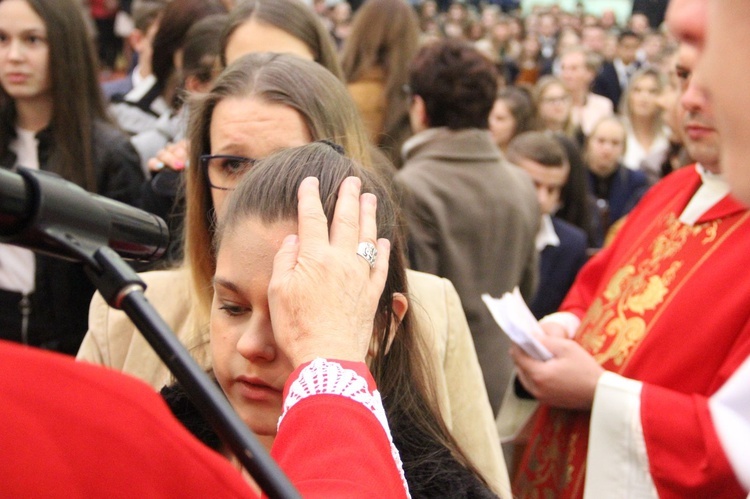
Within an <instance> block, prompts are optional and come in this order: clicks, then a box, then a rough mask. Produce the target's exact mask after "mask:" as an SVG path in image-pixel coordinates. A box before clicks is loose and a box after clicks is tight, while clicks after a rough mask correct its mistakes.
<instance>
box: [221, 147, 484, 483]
mask: <svg viewBox="0 0 750 499" xmlns="http://www.w3.org/2000/svg"><path fill="white" fill-rule="evenodd" d="M311 176H312V177H317V178H318V179H319V181H320V198H321V200H322V203H323V210H324V212H325V214H326V218H327V219H328V220H329V221H330V220H332V219H333V214H334V209H335V207H336V201H337V199H338V192H339V188H340V186H341V183H342V182H343V181H344V179H346V178H347V177H349V176H356V177H359V178H360V179H361V180H362V192H370V193H373V194H374V195H375V196H376V197H377V198H378V209H377V226H378V237H385V238H387V239H389V240H390V241H391V243H392V251H391V253H390V259H389V262H388V265H389V266H388V278H387V280H386V284H385V289H384V291H383V293H382V295H381V297H380V301H379V304H378V310H377V312H376V315H375V325H374V328H375V331H374V335H375V339H376V342H377V349H376V353H375V354H374V357H373V358H372V360H371V362H370V370H371V372H372V374H373V377H374V378H375V381H376V382H377V385H378V390H379V391H380V393H381V395H382V398H383V404H384V406H385V408H386V413H387V415H388V422H389V425H390V427H391V429H392V431H393V438H394V443H395V445H396V447H397V448H398V449H399V450H400V452H401V458H402V460H403V462H404V472H405V474H406V478H407V480H408V482H409V484H410V489H411V492H412V494H415V497H417V496H420V495H422V494H420V492H419V491H420V489H429V488H430V487H431V486H432V484H431V483H430V482H431V481H433V480H435V478H437V477H438V476H440V477H441V478H444V479H446V480H448V479H451V477H452V476H455V473H457V472H458V471H459V470H460V468H464V470H470V471H471V472H473V473H475V474H476V476H477V478H478V479H480V480H481V476H480V475H479V474H478V473H477V472H476V471H475V470H474V468H473V467H472V465H471V464H470V462H469V460H468V459H467V458H466V457H465V456H464V454H463V453H462V452H461V450H460V448H459V447H458V444H457V443H456V442H455V440H454V439H453V437H452V436H451V434H450V432H449V430H448V429H447V427H446V426H445V423H444V422H443V419H442V417H441V416H440V410H439V408H438V404H437V395H436V394H435V391H434V385H433V383H432V380H434V375H433V374H432V366H431V364H430V362H429V361H428V360H427V358H426V357H425V352H427V351H428V348H429V346H428V345H426V344H424V339H423V338H422V337H421V336H420V335H418V334H417V333H416V332H415V330H414V326H413V323H412V318H411V315H410V313H409V311H408V310H407V312H406V314H405V315H404V317H403V319H402V320H401V321H398V318H397V317H396V316H395V314H394V312H393V309H392V306H391V303H392V298H393V294H394V293H403V294H407V291H408V290H407V281H406V264H405V258H404V251H403V250H404V237H403V233H402V231H401V227H400V224H398V223H397V221H398V219H399V216H398V213H397V205H396V204H395V203H394V201H393V199H392V197H391V195H390V193H389V189H388V187H387V186H386V184H385V183H384V182H383V181H382V179H381V178H380V177H379V176H377V175H376V174H374V173H372V172H369V171H367V170H366V169H364V168H362V167H360V166H358V165H357V164H356V163H355V162H354V161H352V160H351V159H348V158H346V157H344V156H343V155H342V154H341V153H340V152H339V151H338V150H337V149H335V148H334V147H332V145H331V144H330V143H322V142H314V143H311V144H308V145H305V146H301V147H296V148H291V149H285V150H282V151H280V152H277V153H275V154H273V155H271V156H269V157H267V158H266V159H264V160H261V161H259V162H258V163H257V164H256V165H255V167H254V168H253V169H252V170H251V171H250V172H249V173H248V174H247V175H245V176H244V177H243V178H242V180H241V181H240V183H239V185H238V186H237V189H236V190H235V192H234V193H232V195H231V196H230V199H229V201H228V205H227V209H226V212H225V213H226V215H225V217H224V219H223V220H222V222H221V224H220V227H219V229H218V231H217V233H216V241H215V242H216V246H217V248H218V247H219V246H220V245H221V240H222V237H223V236H224V235H225V234H227V233H231V231H232V230H235V229H237V228H238V227H239V226H240V224H241V223H242V222H243V221H244V220H247V218H248V217H257V218H258V219H259V220H261V221H262V222H264V223H267V224H272V223H274V222H277V221H284V220H289V219H292V220H296V219H297V191H298V190H299V186H300V184H301V182H302V180H304V179H305V178H306V177H311ZM392 324H397V329H396V331H395V334H391V333H392V331H391V328H392V326H391V325H392ZM391 338H392V342H391V340H390V339H391ZM389 342H390V346H389ZM451 462H452V463H453V466H451V465H450V464H449V463H451ZM456 464H458V466H456ZM464 473H465V471H464ZM423 494H424V493H423Z"/></svg>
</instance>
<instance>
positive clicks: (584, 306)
mask: <svg viewBox="0 0 750 499" xmlns="http://www.w3.org/2000/svg"><path fill="white" fill-rule="evenodd" d="M700 184H701V180H700V177H699V175H698V174H697V172H696V171H695V169H694V168H684V169H682V170H679V171H677V172H675V173H674V174H672V175H670V176H669V177H667V178H666V179H664V180H663V181H661V182H660V183H659V184H657V185H656V186H654V187H653V188H652V189H651V190H650V191H649V193H648V194H647V195H646V196H645V197H644V198H643V200H642V201H641V203H640V204H639V205H638V206H637V207H636V208H635V210H633V211H632V212H631V214H630V216H629V217H628V220H627V222H626V223H625V224H624V226H623V227H622V229H621V231H620V233H619V234H618V236H617V238H616V239H615V241H614V242H613V244H612V245H611V246H609V247H608V248H607V249H605V250H603V251H602V252H601V253H599V254H598V255H597V256H595V257H594V258H592V260H591V261H590V262H589V263H588V264H587V265H585V266H584V267H583V269H582V270H581V272H580V274H579V276H578V279H577V280H576V282H575V283H574V285H573V287H572V288H571V290H570V292H569V294H568V296H567V297H566V299H565V301H564V302H563V304H562V306H561V310H563V311H569V312H572V313H574V314H576V315H577V316H578V317H580V318H581V319H582V323H581V326H580V328H579V330H578V332H577V334H576V341H578V342H579V343H580V344H581V345H582V346H583V347H584V348H585V349H586V350H587V351H588V352H589V353H591V354H592V355H593V356H594V358H595V359H596V360H597V361H598V362H599V363H600V364H601V365H602V366H603V367H604V368H605V369H607V370H609V371H613V372H615V373H617V374H620V375H622V376H624V377H627V378H631V379H635V380H638V381H641V382H643V383H644V385H643V390H642V392H641V423H642V427H643V434H644V439H645V442H646V451H647V453H648V459H649V466H650V474H651V477H652V479H653V481H654V484H655V486H656V488H657V491H658V493H659V495H660V497H664V498H669V497H675V498H676V497H712V498H717V497H727V498H734V497H737V498H739V497H743V498H744V497H745V496H746V494H747V493H746V492H744V491H743V490H742V488H741V486H740V485H739V483H738V482H737V480H736V478H735V477H734V474H733V473H732V470H731V468H730V466H729V463H728V461H727V459H726V457H725V455H724V453H723V451H722V450H721V446H720V444H719V441H718V439H717V436H716V432H715V430H714V429H713V426H712V425H711V421H710V416H709V412H708V406H707V399H708V397H709V396H710V395H712V394H713V393H714V392H716V390H717V389H718V388H720V387H721V385H722V384H723V383H724V381H725V380H726V379H727V378H728V377H729V376H730V375H731V374H732V372H734V370H735V369H736V368H737V367H738V366H739V365H740V363H741V362H742V361H743V360H744V359H745V357H747V356H748V354H750V279H747V278H744V273H745V272H746V271H747V269H748V268H749V267H750V213H748V211H747V210H746V209H745V208H744V207H743V206H742V205H740V204H739V203H738V202H737V201H735V200H734V199H733V198H731V196H727V197H725V198H724V199H722V200H721V201H720V202H719V203H717V204H716V205H715V206H713V207H712V208H711V209H710V210H709V211H708V212H707V213H705V214H704V215H703V216H702V217H701V218H700V219H699V220H698V222H697V223H696V224H695V225H694V226H688V225H685V224H683V223H682V222H680V221H679V220H678V217H679V215H680V213H681V212H682V210H683V209H684V208H685V206H686V205H687V203H688V202H689V200H690V198H691V197H692V196H693V194H694V193H695V191H696V190H697V189H698V187H699V186H700ZM589 418H590V413H589V412H585V411H568V410H562V409H553V408H550V407H547V406H542V407H541V408H540V410H539V413H538V415H537V419H536V420H535V422H534V427H533V430H532V435H531V438H530V441H529V445H528V447H527V449H526V452H525V454H524V457H523V459H522V462H521V467H520V472H519V475H518V477H517V479H516V481H515V484H514V492H515V493H516V494H518V495H519V497H555V498H558V497H559V498H562V497H581V496H582V494H583V487H584V479H585V463H586V452H587V444H588V431H589Z"/></svg>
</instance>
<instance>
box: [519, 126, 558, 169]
mask: <svg viewBox="0 0 750 499" xmlns="http://www.w3.org/2000/svg"><path fill="white" fill-rule="evenodd" d="M506 156H507V157H508V160H509V161H511V162H512V163H518V162H519V161H520V160H521V159H529V160H531V161H534V162H535V163H539V164H540V165H542V166H546V167H550V168H568V158H567V155H566V153H565V149H563V147H562V146H561V145H560V143H559V142H558V141H557V140H555V138H554V137H553V136H552V135H550V134H548V133H545V132H526V133H522V134H520V135H518V136H517V137H515V138H514V139H513V140H511V141H510V144H508V151H507V153H506Z"/></svg>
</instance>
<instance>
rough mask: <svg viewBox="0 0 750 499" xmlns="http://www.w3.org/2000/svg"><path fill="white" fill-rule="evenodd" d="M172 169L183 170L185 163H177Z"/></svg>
mask: <svg viewBox="0 0 750 499" xmlns="http://www.w3.org/2000/svg"><path fill="white" fill-rule="evenodd" d="M172 169H174V170H183V169H185V163H183V162H182V161H175V162H174V164H173V165H172Z"/></svg>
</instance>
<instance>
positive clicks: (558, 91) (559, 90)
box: [542, 81, 568, 96]
mask: <svg viewBox="0 0 750 499" xmlns="http://www.w3.org/2000/svg"><path fill="white" fill-rule="evenodd" d="M567 93H568V92H567V91H566V90H565V87H564V86H563V84H562V83H559V82H557V81H555V82H552V83H550V84H549V85H547V86H546V87H544V89H543V90H542V95H544V96H548V95H551V94H555V95H566V94H567Z"/></svg>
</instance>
